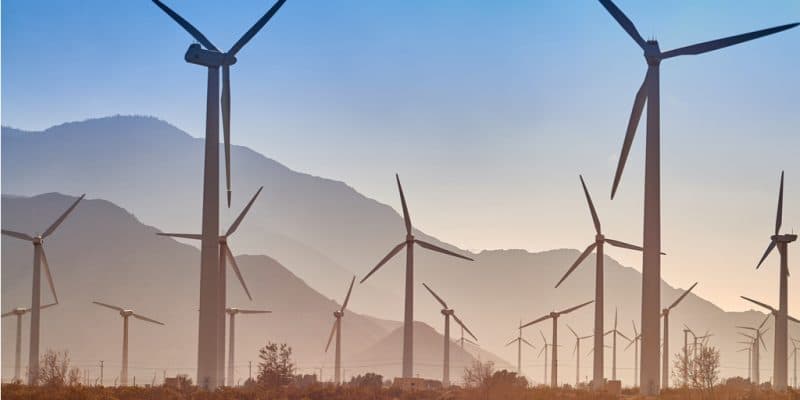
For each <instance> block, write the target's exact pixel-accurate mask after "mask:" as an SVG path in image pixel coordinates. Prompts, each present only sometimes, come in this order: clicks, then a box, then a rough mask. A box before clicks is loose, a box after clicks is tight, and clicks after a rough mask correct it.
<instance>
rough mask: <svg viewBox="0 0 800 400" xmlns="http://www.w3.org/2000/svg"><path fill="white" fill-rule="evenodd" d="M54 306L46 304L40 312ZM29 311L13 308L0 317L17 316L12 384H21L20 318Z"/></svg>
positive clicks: (28, 309) (27, 309)
mask: <svg viewBox="0 0 800 400" xmlns="http://www.w3.org/2000/svg"><path fill="white" fill-rule="evenodd" d="M54 305H56V303H51V304H46V305H43V306H42V307H41V310H44V309H45V308H50V307H52V306H54ZM30 311H31V309H30V308H15V309H13V310H11V311H9V312H7V313H4V314H2V315H0V317H2V318H5V317H10V316H12V315H16V316H17V340H16V342H15V349H14V382H21V375H20V370H21V368H22V316H23V315H25V314H27V313H29V312H30Z"/></svg>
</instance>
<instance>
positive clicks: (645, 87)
mask: <svg viewBox="0 0 800 400" xmlns="http://www.w3.org/2000/svg"><path fill="white" fill-rule="evenodd" d="M599 1H600V4H602V5H603V7H604V8H605V9H606V10H607V11H608V12H609V13H610V14H611V16H612V17H614V19H615V20H616V21H617V23H619V24H620V25H621V26H622V28H623V29H624V30H625V31H626V32H627V33H628V35H630V36H631V38H633V40H634V41H635V42H636V43H637V44H638V45H639V47H640V48H641V49H642V50H643V51H644V58H645V60H646V61H647V66H648V67H647V74H646V75H645V78H644V82H643V83H642V86H641V87H640V88H639V91H638V92H637V93H636V99H635V101H634V104H633V110H632V112H631V116H630V120H629V122H628V128H627V132H626V133H625V141H624V142H623V146H622V151H621V153H620V158H619V163H618V164H617V171H616V174H615V176H614V184H613V186H612V189H611V198H612V199H613V198H614V195H615V194H616V191H617V187H618V185H619V183H620V178H621V177H622V170H623V168H624V167H625V162H626V160H627V158H628V153H629V152H630V148H631V143H632V142H633V137H634V135H635V134H636V127H637V125H638V124H639V118H640V117H641V115H642V111H643V110H644V105H645V102H647V138H646V141H647V143H646V145H645V178H644V227H643V233H644V234H643V237H644V240H643V243H642V245H643V247H644V254H643V256H642V361H641V364H642V378H641V380H642V387H641V388H640V392H641V393H642V394H644V395H657V394H658V392H659V384H658V378H659V365H658V361H659V354H658V350H659V349H658V346H659V332H658V328H659V308H660V301H661V291H660V289H661V287H660V285H661V260H660V253H661V132H660V131H661V121H660V120H661V116H660V111H661V106H660V83H659V81H660V72H659V65H660V64H661V61H662V60H666V59H668V58H672V57H676V56H683V55H695V54H702V53H706V52H709V51H713V50H718V49H722V48H724V47H728V46H733V45H735V44H739V43H742V42H746V41H749V40H753V39H756V38H760V37H762V36H766V35H770V34H773V33H777V32H780V31H784V30H786V29H789V28H793V27H795V26H797V25H798V24H797V23H794V24H788V25H782V26H778V27H774V28H769V29H764V30H760V31H755V32H750V33H746V34H742V35H736V36H731V37H727V38H724V39H718V40H712V41H709V42H703V43H699V44H694V45H691V46H686V47H681V48H679V49H675V50H670V51H666V52H662V51H661V49H660V48H659V46H658V42H657V41H656V40H648V41H645V40H644V38H642V36H641V35H640V34H639V32H638V31H637V30H636V27H635V26H634V24H633V23H632V22H631V20H630V19H628V17H626V16H625V14H624V13H623V12H622V11H620V9H619V8H617V6H616V5H614V3H613V2H612V1H611V0H599Z"/></svg>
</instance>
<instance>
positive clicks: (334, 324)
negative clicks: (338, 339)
mask: <svg viewBox="0 0 800 400" xmlns="http://www.w3.org/2000/svg"><path fill="white" fill-rule="evenodd" d="M338 324H339V318H336V321H334V323H333V327H332V328H331V334H330V336H328V344H326V345H325V352H326V353H327V352H328V348H329V347H331V341H332V340H333V334H334V333H336V325H338Z"/></svg>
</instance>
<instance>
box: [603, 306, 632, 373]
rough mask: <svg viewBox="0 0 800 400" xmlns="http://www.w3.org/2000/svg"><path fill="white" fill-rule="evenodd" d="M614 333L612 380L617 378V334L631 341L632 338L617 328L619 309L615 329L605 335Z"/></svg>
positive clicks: (615, 313)
mask: <svg viewBox="0 0 800 400" xmlns="http://www.w3.org/2000/svg"><path fill="white" fill-rule="evenodd" d="M611 334H613V336H612V337H613V346H612V347H611V348H612V350H611V351H612V352H613V353H612V356H611V380H614V381H615V380H617V335H619V336H622V337H623V338H625V339H626V340H627V341H629V342H630V341H631V338H629V337H627V336H625V334H623V333H622V332H620V331H619V330H618V329H617V311H616V310H614V329H612V330H610V331H608V332H606V333H604V334H603V336H606V335H611Z"/></svg>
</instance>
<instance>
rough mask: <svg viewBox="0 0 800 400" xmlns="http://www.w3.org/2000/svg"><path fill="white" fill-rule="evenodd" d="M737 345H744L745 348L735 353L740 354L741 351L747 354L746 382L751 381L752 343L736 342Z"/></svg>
mask: <svg viewBox="0 0 800 400" xmlns="http://www.w3.org/2000/svg"><path fill="white" fill-rule="evenodd" d="M737 343H739V344H746V345H747V347H745V348H743V349H739V350H736V352H737V353H741V352H743V351H746V352H747V380H748V381H751V380H752V379H753V366H752V362H753V342H737Z"/></svg>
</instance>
